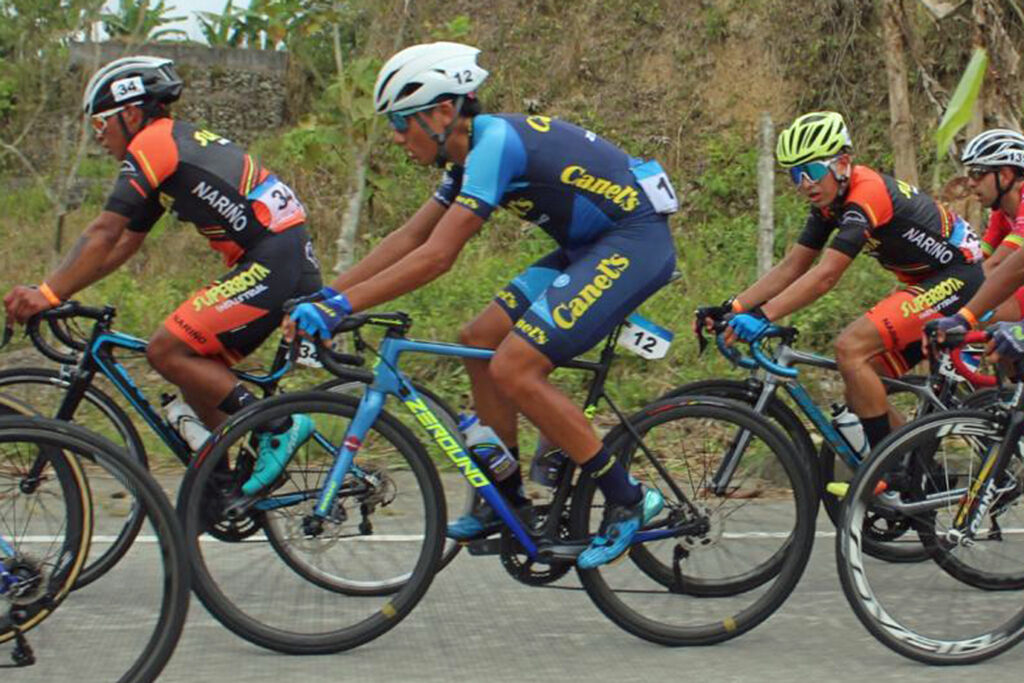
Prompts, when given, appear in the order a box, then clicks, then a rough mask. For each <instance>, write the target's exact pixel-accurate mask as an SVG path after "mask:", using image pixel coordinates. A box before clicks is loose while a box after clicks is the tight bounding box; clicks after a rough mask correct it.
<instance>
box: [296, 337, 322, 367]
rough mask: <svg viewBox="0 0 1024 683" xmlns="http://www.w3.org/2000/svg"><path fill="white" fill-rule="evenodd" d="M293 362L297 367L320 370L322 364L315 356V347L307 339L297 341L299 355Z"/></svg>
mask: <svg viewBox="0 0 1024 683" xmlns="http://www.w3.org/2000/svg"><path fill="white" fill-rule="evenodd" d="M295 362H296V363H298V364H299V365H305V366H306V367H307V368H322V367H323V363H321V362H320V359H319V358H317V355H316V346H315V345H314V344H313V342H312V341H311V340H309V339H305V338H304V339H301V340H300V341H299V355H298V356H296V357H295Z"/></svg>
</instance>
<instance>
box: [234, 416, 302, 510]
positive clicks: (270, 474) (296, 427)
mask: <svg viewBox="0 0 1024 683" xmlns="http://www.w3.org/2000/svg"><path fill="white" fill-rule="evenodd" d="M312 434H313V419H312V418H311V417H309V415H292V426H291V427H289V428H288V431H286V432H284V433H283V434H272V433H270V432H259V433H258V434H257V439H258V443H259V450H258V452H257V456H256V467H255V468H254V469H253V471H252V476H251V477H249V479H248V480H247V481H246V482H245V483H244V484H242V493H244V494H245V495H247V496H252V495H255V494H257V493H259V492H260V490H261V489H263V488H264V487H266V486H270V485H271V484H273V483H274V480H275V479H277V478H278V477H280V476H281V473H282V472H284V467H285V465H287V464H288V461H289V460H291V459H292V456H293V455H295V451H297V450H299V447H300V446H301V445H302V444H304V443H306V441H307V440H308V439H309V437H310V436H311V435H312Z"/></svg>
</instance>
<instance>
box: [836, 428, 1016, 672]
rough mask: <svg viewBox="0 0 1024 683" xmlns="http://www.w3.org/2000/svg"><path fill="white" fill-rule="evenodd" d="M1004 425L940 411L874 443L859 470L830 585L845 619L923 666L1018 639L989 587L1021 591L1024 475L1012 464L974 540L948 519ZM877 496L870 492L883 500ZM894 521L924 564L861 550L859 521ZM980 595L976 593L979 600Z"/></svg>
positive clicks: (965, 660)
mask: <svg viewBox="0 0 1024 683" xmlns="http://www.w3.org/2000/svg"><path fill="white" fill-rule="evenodd" d="M1005 431H1006V420H1005V418H1004V417H1001V416H998V415H993V414H990V413H987V412H980V411H950V412H946V413H940V414H938V415H933V416H929V417H926V418H923V419H922V420H918V421H916V422H914V423H912V424H910V425H907V426H905V427H904V428H903V429H901V430H899V431H897V432H895V433H894V434H892V435H890V436H889V437H888V438H887V439H886V440H885V441H883V442H882V443H881V444H879V447H878V449H877V452H876V455H875V456H874V457H873V458H872V459H871V460H870V461H869V462H868V463H867V465H865V466H864V467H863V468H862V471H861V472H858V474H857V478H856V479H855V480H854V482H853V485H852V486H851V488H850V492H849V495H848V501H847V504H846V507H845V508H844V517H843V521H842V523H841V525H840V526H839V529H838V531H839V534H838V536H837V538H836V562H837V566H838V570H839V578H840V583H841V584H842V587H843V592H844V593H845V595H846V598H847V600H848V601H849V602H850V605H851V607H853V611H854V613H855V614H856V615H857V617H858V618H859V619H860V621H861V623H863V624H864V626H865V627H867V629H868V631H869V632H870V633H871V634H872V635H873V636H875V638H877V639H878V640H879V641H880V642H881V643H883V644H884V645H886V646H887V647H889V648H890V649H892V650H894V651H896V652H898V653H900V654H902V655H904V656H906V657H909V658H911V659H915V660H918V661H922V662H927V663H929V664H970V663H975V662H979V661H982V660H985V659H988V658H990V657H993V656H995V655H997V654H999V653H1000V652H1002V651H1004V650H1006V649H1007V648H1009V647H1011V646H1012V645H1013V644H1015V643H1017V642H1018V641H1020V640H1021V639H1022V638H1024V609H1022V606H1021V605H1020V603H1019V600H1016V599H1014V596H1013V594H1007V593H1006V592H1004V591H1002V590H996V589H998V588H1006V589H1011V588H1012V589H1014V590H1019V589H1020V588H1021V587H1024V583H1022V574H1024V538H1022V537H1021V532H1022V531H1024V524H1022V519H1021V512H1022V510H1021V497H1022V491H1024V484H1022V481H1024V479H1022V476H1024V465H1022V463H1021V460H1020V456H1019V455H1017V456H1016V457H1015V458H1014V459H1013V461H1012V462H1011V465H1010V467H1009V468H1008V471H1007V472H1006V473H1005V476H1004V478H1003V481H1001V482H997V484H998V485H999V492H998V494H997V496H996V498H995V500H993V501H992V507H991V513H990V514H989V515H988V517H987V519H986V520H985V522H984V523H983V524H982V528H981V529H979V530H978V531H977V533H976V534H974V538H973V541H971V542H969V543H968V542H964V541H961V540H959V537H958V534H959V533H960V532H963V531H964V529H963V528H962V524H958V523H957V522H956V521H955V520H956V517H957V512H958V510H959V508H960V505H961V501H962V500H964V498H965V495H966V493H967V491H969V490H971V489H972V487H973V486H974V484H975V482H976V479H977V476H978V473H979V470H980V469H981V465H982V463H983V462H984V460H985V458H987V456H988V455H989V453H991V452H993V451H994V450H995V449H996V448H998V446H999V444H1000V442H1001V441H1002V439H1003V434H1004V433H1005ZM883 489H884V492H883V493H877V492H879V491H882V490H883ZM879 511H880V512H881V513H884V514H889V515H891V516H893V517H896V518H898V519H902V520H905V523H908V524H909V525H910V526H911V527H912V528H913V530H914V531H915V532H916V533H917V535H918V536H919V537H920V542H922V543H923V545H924V547H925V548H926V549H927V550H928V552H929V554H930V556H931V557H932V559H933V561H931V562H923V563H919V564H893V563H888V562H878V561H875V560H873V559H872V558H871V557H870V556H869V555H868V554H867V552H866V551H865V548H864V540H863V533H862V529H863V528H864V524H865V519H866V517H868V516H869V515H871V514H878V513H879ZM979 588H984V589H987V590H979Z"/></svg>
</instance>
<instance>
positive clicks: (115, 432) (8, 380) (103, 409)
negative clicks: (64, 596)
mask: <svg viewBox="0 0 1024 683" xmlns="http://www.w3.org/2000/svg"><path fill="white" fill-rule="evenodd" d="M68 385H69V382H68V381H67V380H66V379H64V378H62V377H61V371H60V370H56V369H51V368H10V369H7V370H0V392H5V393H6V392H11V391H14V390H17V389H18V388H19V387H23V388H25V389H26V391H27V392H28V395H27V396H25V397H24V398H20V399H19V400H22V401H23V402H25V403H27V404H29V405H33V406H35V405H37V404H38V403H39V402H40V399H41V394H40V392H41V390H42V388H43V387H49V388H52V389H55V390H57V391H59V392H60V396H55V397H54V398H55V399H56V405H57V406H59V405H60V403H59V399H61V398H63V394H65V393H66V392H67V388H68ZM83 401H84V402H85V403H87V404H89V405H90V406H92V407H93V408H95V409H96V410H97V411H98V413H97V414H98V415H99V416H100V417H101V418H103V419H105V420H106V421H107V422H108V423H109V426H110V429H109V430H104V434H109V437H108V438H113V437H114V436H117V437H118V440H119V445H121V446H122V447H124V448H125V449H126V450H127V451H128V453H129V454H130V455H131V456H132V457H133V458H135V460H136V461H137V462H138V463H139V464H140V465H142V466H143V467H144V468H146V469H148V462H147V457H146V448H145V446H144V444H143V441H142V437H141V436H140V435H139V432H138V430H137V429H136V428H135V425H134V423H133V422H132V420H131V418H130V417H128V415H127V414H126V413H125V412H124V410H123V409H122V408H121V407H120V406H119V405H117V403H116V402H115V401H114V400H113V399H112V398H111V397H110V396H109V395H108V394H107V393H105V392H104V391H103V390H102V389H100V388H99V387H96V386H95V385H90V386H89V387H88V388H86V390H85V395H84V396H83ZM54 412H56V409H54ZM47 417H53V415H52V414H51V415H47ZM89 427H90V428H93V430H94V431H95V428H96V427H97V425H95V424H90V425H89ZM142 521H143V520H142V517H141V516H140V515H139V514H138V512H137V511H136V510H129V512H128V514H127V516H126V517H125V520H124V524H123V525H121V528H120V529H119V530H118V531H117V532H116V533H115V534H113V535H114V539H113V541H112V542H111V543H110V544H109V545H107V546H106V549H105V550H102V551H99V548H100V546H99V545H97V544H93V548H92V551H91V552H92V556H91V557H90V558H89V562H88V563H87V564H86V566H85V568H84V569H83V570H82V572H81V574H79V576H78V579H77V580H76V582H75V586H74V589H75V590H78V589H80V588H84V587H86V586H88V585H89V584H90V583H92V582H93V581H96V580H97V579H98V578H100V577H101V576H103V575H104V574H106V573H107V572H108V571H110V569H111V568H112V567H113V566H114V565H116V564H117V563H118V561H120V559H121V558H122V557H124V555H125V553H127V552H128V549H129V548H131V546H132V543H133V542H134V540H135V537H136V536H137V535H138V533H139V529H140V528H141V527H142Z"/></svg>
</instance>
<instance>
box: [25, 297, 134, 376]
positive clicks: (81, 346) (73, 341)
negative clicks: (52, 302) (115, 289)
mask: <svg viewBox="0 0 1024 683" xmlns="http://www.w3.org/2000/svg"><path fill="white" fill-rule="evenodd" d="M114 313H115V309H114V308H113V307H110V306H104V307H102V308H97V307H95V306H86V305H84V304H81V303H79V302H77V301H65V302H64V303H62V304H60V305H59V306H55V307H53V308H51V309H49V310H46V311H41V312H39V313H37V314H35V315H34V316H32V317H31V318H29V319H28V322H26V323H25V334H27V335H28V338H29V339H30V340H31V341H32V345H33V346H34V347H36V349H37V350H38V351H39V353H41V354H43V355H44V356H46V357H47V358H49V359H50V360H52V361H55V362H57V363H61V364H62V365H73V364H75V363H77V362H78V356H77V355H76V354H78V353H81V352H83V351H85V347H86V342H85V340H83V339H78V338H76V337H75V336H74V335H73V334H72V333H71V332H70V331H69V330H68V329H66V327H65V326H64V325H62V324H61V323H62V322H63V321H67V320H71V319H73V318H85V319H87V320H93V321H96V322H106V323H109V322H110V321H111V320H113V319H114ZM44 322H45V323H46V326H47V327H49V328H50V331H51V332H52V333H53V336H54V337H56V338H57V340H58V341H59V342H60V343H62V344H64V345H65V346H67V347H68V348H69V349H71V350H72V351H73V352H75V353H65V352H63V351H61V350H60V349H58V348H57V347H55V346H54V345H53V344H51V343H50V342H49V341H47V340H46V338H45V337H44V336H43V333H42V326H43V323H44Z"/></svg>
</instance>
